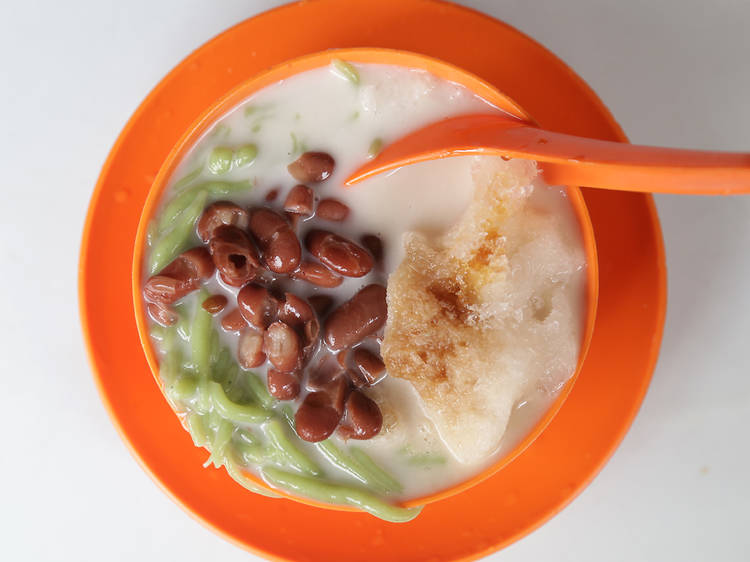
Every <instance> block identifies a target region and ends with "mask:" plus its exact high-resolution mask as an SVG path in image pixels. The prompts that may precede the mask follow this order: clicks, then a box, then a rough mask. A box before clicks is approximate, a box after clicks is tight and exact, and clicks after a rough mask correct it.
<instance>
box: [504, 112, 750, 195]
mask: <svg viewBox="0 0 750 562" xmlns="http://www.w3.org/2000/svg"><path fill="white" fill-rule="evenodd" d="M502 135H503V145H504V146H506V147H508V148H512V149H515V151H516V152H517V153H518V155H519V156H521V154H524V155H525V156H524V157H525V158H531V159H534V160H537V161H538V162H539V164H540V166H541V168H542V170H543V172H544V179H545V181H546V182H547V183H549V184H551V185H580V186H587V187H598V188H604V189H616V190H622V191H640V192H646V193H678V194H691V195H733V194H743V193H750V154H745V153H732V152H713V151H705V150H684V149H677V148H660V147H653V146H642V145H634V144H627V143H621V142H611V141H602V140H595V139H587V138H583V137H576V136H573V135H566V134H562V133H553V132H550V131H544V130H542V129H537V128H535V127H530V126H518V127H512V128H508V129H506V130H505V131H504V132H503V133H502Z"/></svg>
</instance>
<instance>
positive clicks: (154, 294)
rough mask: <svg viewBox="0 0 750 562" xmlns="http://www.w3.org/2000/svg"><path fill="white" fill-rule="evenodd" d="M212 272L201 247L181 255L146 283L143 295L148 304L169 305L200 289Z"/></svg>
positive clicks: (205, 252) (208, 259) (206, 255)
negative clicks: (202, 282)
mask: <svg viewBox="0 0 750 562" xmlns="http://www.w3.org/2000/svg"><path fill="white" fill-rule="evenodd" d="M213 272H214V263H213V261H211V256H210V255H209V253H208V251H207V250H206V249H205V248H203V247H202V246H201V247H198V248H192V249H190V250H188V251H186V252H183V253H181V254H180V255H179V256H177V257H176V258H175V259H174V260H172V261H171V262H170V263H169V265H167V266H166V267H165V268H164V269H163V270H162V271H161V272H159V273H158V274H157V275H154V276H152V277H150V278H149V279H148V281H146V284H145V285H144V287H143V295H144V296H145V297H146V300H148V301H150V302H158V303H161V304H171V303H173V302H175V301H178V300H179V299H181V298H182V297H184V296H185V295H187V294H188V293H190V292H192V291H195V290H196V289H197V288H198V287H200V284H201V281H202V280H203V279H207V278H208V277H210V276H211V275H213Z"/></svg>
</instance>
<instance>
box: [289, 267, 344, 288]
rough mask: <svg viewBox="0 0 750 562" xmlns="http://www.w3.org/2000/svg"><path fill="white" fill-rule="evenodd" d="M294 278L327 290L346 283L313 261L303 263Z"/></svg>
mask: <svg viewBox="0 0 750 562" xmlns="http://www.w3.org/2000/svg"><path fill="white" fill-rule="evenodd" d="M292 277H293V278H294V279H300V280H302V281H307V282H308V283H310V284H312V285H315V286H316V287H325V288H326V289H332V288H333V287H338V286H339V285H341V283H342V282H343V281H344V280H343V279H342V278H341V277H339V276H338V275H336V274H335V273H333V272H332V271H331V270H330V269H328V268H327V267H325V266H324V265H321V264H319V263H315V262H312V261H303V262H302V263H301V264H299V267H298V268H297V270H296V271H295V272H294V273H292Z"/></svg>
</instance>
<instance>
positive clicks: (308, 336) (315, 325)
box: [302, 316, 320, 361]
mask: <svg viewBox="0 0 750 562" xmlns="http://www.w3.org/2000/svg"><path fill="white" fill-rule="evenodd" d="M319 335H320V323H319V322H318V319H317V318H316V317H315V316H313V317H312V318H311V319H310V320H308V321H307V322H305V327H304V329H303V330H302V356H303V359H304V360H305V361H308V360H309V359H310V357H312V356H313V353H315V350H316V348H317V346H318V336H319Z"/></svg>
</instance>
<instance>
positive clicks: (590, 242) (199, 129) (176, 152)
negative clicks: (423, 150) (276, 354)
mask: <svg viewBox="0 0 750 562" xmlns="http://www.w3.org/2000/svg"><path fill="white" fill-rule="evenodd" d="M334 59H342V60H347V61H351V62H355V63H372V64H386V65H394V66H403V67H408V68H417V69H421V70H427V71H429V72H431V73H432V74H434V75H436V76H437V77H439V78H442V79H447V80H449V81H452V82H456V83H458V84H460V85H462V86H464V87H466V88H467V89H469V90H470V91H472V92H473V93H474V94H476V95H478V96H480V97H482V98H484V99H485V100H487V101H489V102H490V103H491V104H492V105H494V106H496V107H498V108H499V109H501V110H504V111H506V112H507V113H509V114H511V115H514V116H516V117H518V118H521V119H524V120H526V121H529V122H531V123H535V121H534V119H533V116H531V115H529V114H528V113H527V112H526V111H524V109H523V108H522V107H521V106H520V105H519V104H517V103H516V102H515V101H513V100H512V99H511V98H510V97H509V96H507V95H506V94H505V93H503V92H501V91H500V90H499V89H497V88H496V87H495V86H493V85H491V84H490V83H488V82H487V81H485V80H483V79H481V78H479V77H478V76H476V75H474V74H473V73H471V72H469V71H466V70H464V69H462V68H461V67H459V66H456V65H454V64H451V63H448V62H445V61H443V60H440V59H438V58H435V57H431V56H427V55H423V54H421V53H416V52H412V51H407V50H400V49H386V48H375V47H372V48H371V47H356V48H342V49H328V50H325V51H319V52H315V53H310V54H306V55H302V56H300V57H295V58H291V59H288V60H286V61H284V62H282V63H279V64H277V65H274V66H272V67H270V68H268V69H267V70H265V71H262V72H260V73H257V74H255V75H253V76H251V77H249V78H247V79H246V80H244V81H242V82H241V83H240V84H238V85H237V86H235V87H234V88H232V89H231V90H230V91H229V92H228V93H226V94H225V95H223V96H222V97H220V98H218V99H217V100H215V101H214V102H212V103H211V104H210V105H209V106H208V107H207V108H206V109H205V110H204V111H203V112H202V113H201V114H200V115H199V117H198V118H196V119H195V120H194V121H193V123H192V124H191V125H190V126H189V127H188V128H187V129H186V130H185V132H184V133H183V134H182V135H181V137H180V139H179V140H178V141H177V142H176V143H175V145H174V146H173V147H172V149H171V150H170V152H169V154H168V155H167V157H166V158H165V159H164V161H163V163H162V165H161V167H160V168H159V171H158V173H157V174H156V176H155V178H154V180H153V182H152V183H151V187H150V188H149V192H148V195H147V198H146V202H145V204H144V206H143V209H142V211H141V214H140V218H139V221H138V228H137V231H136V237H135V242H134V249H133V262H132V277H131V285H132V296H133V305H134V311H135V320H136V327H137V331H138V337H139V340H140V343H141V347H142V349H143V351H144V353H145V355H146V360H147V362H148V365H149V368H150V370H151V374H152V376H153V378H154V380H155V382H156V384H157V386H158V387H159V389H160V391H161V392H162V395H164V387H163V385H162V382H161V380H160V378H159V374H158V373H159V363H158V360H157V356H156V353H155V351H154V349H153V346H152V344H151V339H150V336H149V330H148V324H147V322H146V318H147V313H146V307H145V306H144V302H143V299H142V294H141V290H142V279H143V271H144V267H143V266H144V259H143V258H144V254H145V248H146V237H147V233H148V225H149V222H150V220H151V218H152V217H153V215H154V213H155V211H156V210H157V208H158V206H159V203H160V202H161V197H162V194H163V192H164V190H165V189H166V187H167V186H168V184H169V180H170V179H171V178H172V175H173V173H174V171H175V169H176V167H177V166H178V164H179V163H180V162H181V160H182V157H183V156H184V155H185V154H186V153H187V152H188V151H189V150H190V149H191V148H192V147H193V146H194V145H195V143H196V142H197V141H198V140H199V139H200V138H201V137H202V136H203V134H204V133H205V132H206V131H207V130H208V129H209V128H210V127H211V126H212V125H213V124H214V123H215V122H216V121H218V120H219V119H220V118H221V117H223V116H224V115H226V113H227V112H228V111H230V110H231V109H233V108H235V107H236V106H237V105H238V104H239V103H241V102H242V101H243V100H245V99H247V98H248V97H249V96H251V95H253V94H254V93H256V92H258V91H259V90H261V89H263V88H265V87H268V86H271V85H272V84H275V83H278V82H279V81H281V80H283V79H285V78H288V77H290V76H293V75H296V74H299V73H301V72H305V71H308V70H312V69H315V68H320V67H325V66H327V65H329V64H330V63H331V61H332V60H334ZM566 188H567V194H568V197H569V199H570V201H571V203H572V206H573V209H574V212H575V215H576V217H577V219H578V223H579V226H580V230H581V239H582V242H583V248H584V253H585V255H586V263H587V267H586V283H585V285H586V286H585V289H584V295H585V298H584V301H585V302H584V308H585V313H584V319H583V328H584V329H583V330H582V337H581V346H580V351H579V355H578V361H577V365H576V369H575V371H574V373H573V375H572V376H571V377H570V378H569V379H568V380H567V381H566V382H565V384H564V385H563V387H562V388H561V389H560V390H559V392H558V395H557V397H556V398H555V400H554V402H553V403H552V404H551V405H550V406H549V408H548V409H547V410H546V412H545V414H544V415H543V416H542V417H541V418H540V419H539V420H538V421H537V422H536V423H535V424H534V426H533V427H532V429H531V430H530V431H529V432H528V433H527V434H526V436H525V437H524V438H523V439H522V440H520V441H519V442H518V443H517V444H516V445H515V446H514V447H513V449H511V450H510V451H509V452H508V453H506V454H504V455H502V456H500V457H498V458H497V459H496V460H495V461H493V462H492V463H490V464H489V465H487V466H486V467H485V468H483V469H482V470H480V471H479V472H478V473H477V474H475V475H473V476H472V477H470V478H468V479H466V480H462V481H460V482H458V483H455V484H453V485H451V486H448V487H446V488H444V489H441V490H438V491H436V492H433V493H431V494H427V495H425V496H420V497H417V498H410V499H408V500H405V501H402V502H397V503H398V505H401V506H403V507H415V506H423V505H426V504H429V503H432V502H436V501H439V500H442V499H445V498H448V497H451V496H453V495H456V494H458V493H460V492H462V491H464V490H467V489H469V488H471V487H473V486H475V485H476V484H479V483H480V482H482V481H483V480H485V479H487V478H489V477H491V476H493V475H494V474H495V473H497V472H498V471H500V470H502V468H504V467H505V466H507V465H508V464H510V463H511V462H512V461H513V460H514V459H515V458H516V457H518V456H519V455H520V454H521V453H523V451H524V450H525V449H526V448H527V447H528V446H529V445H531V444H532V443H533V442H534V441H535V440H536V439H537V438H538V437H539V436H540V435H541V434H542V433H543V432H544V429H545V428H546V427H547V426H548V425H549V423H550V422H551V421H552V419H553V418H554V417H555V415H556V414H557V413H558V411H559V410H560V408H561V407H562V405H563V404H564V402H565V400H566V399H567V397H568V395H569V394H570V392H571V390H572V388H573V386H574V384H575V381H576V379H577V377H578V375H579V373H580V371H581V369H582V367H583V364H584V361H585V358H586V355H587V353H588V349H589V347H590V344H591V338H592V336H593V332H594V326H595V320H596V311H597V303H598V294H599V271H598V259H597V253H596V241H595V238H594V231H593V225H592V223H591V218H590V216H589V213H588V209H587V206H586V203H585V201H584V198H583V194H582V193H581V190H580V188H579V187H578V186H566ZM165 400H166V396H165ZM175 414H176V415H177V412H175ZM178 417H179V418H180V421H181V423H183V425H184V421H183V416H179V415H178ZM243 474H244V476H246V477H248V478H250V479H251V480H253V481H254V482H255V483H256V484H258V485H259V486H261V487H263V488H265V489H267V490H270V491H273V492H274V493H276V494H279V495H281V496H283V497H286V498H288V499H291V500H293V501H297V502H300V503H303V504H306V505H311V506H314V507H321V508H324V509H332V510H336V511H359V510H358V509H357V508H354V507H351V506H345V505H335V504H327V503H324V502H319V501H316V500H312V499H310V498H306V497H303V496H296V495H294V494H292V493H289V492H286V491H285V490H279V489H276V488H273V487H271V486H269V485H268V484H266V482H265V481H264V480H262V479H261V478H259V477H258V476H256V475H255V474H253V473H251V472H247V471H245V472H244V473H243Z"/></svg>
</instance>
